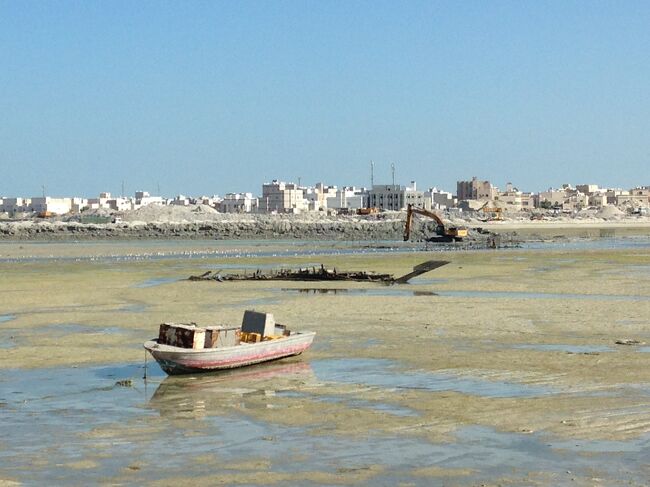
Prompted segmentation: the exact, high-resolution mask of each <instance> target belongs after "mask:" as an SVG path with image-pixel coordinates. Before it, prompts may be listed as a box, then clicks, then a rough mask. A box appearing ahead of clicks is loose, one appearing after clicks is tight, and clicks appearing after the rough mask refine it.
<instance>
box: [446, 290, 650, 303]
mask: <svg viewBox="0 0 650 487" xmlns="http://www.w3.org/2000/svg"><path fill="white" fill-rule="evenodd" d="M437 294H438V295H440V296H449V297H462V298H483V297H486V298H512V299H581V300H588V301H650V296H641V295H625V294H620V295H619V294H571V293H564V294H556V293H529V292H519V291H437Z"/></svg>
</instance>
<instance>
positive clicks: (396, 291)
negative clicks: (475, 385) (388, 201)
mask: <svg viewBox="0 0 650 487" xmlns="http://www.w3.org/2000/svg"><path fill="white" fill-rule="evenodd" d="M268 291H269V292H273V291H274V290H273V289H269V290H268ZM275 291H276V292H277V290H275ZM281 291H282V292H285V293H296V294H303V295H310V294H311V295H322V294H332V295H337V294H344V295H348V296H359V295H363V296H447V297H462V298H503V299H505V298H512V299H582V300H593V301H650V296H643V295H625V294H571V293H564V294H560V293H536V292H523V291H454V290H438V291H435V292H433V291H425V290H417V289H410V288H409V287H404V286H380V287H375V288H353V289H351V288H282V289H281ZM264 304H266V303H264Z"/></svg>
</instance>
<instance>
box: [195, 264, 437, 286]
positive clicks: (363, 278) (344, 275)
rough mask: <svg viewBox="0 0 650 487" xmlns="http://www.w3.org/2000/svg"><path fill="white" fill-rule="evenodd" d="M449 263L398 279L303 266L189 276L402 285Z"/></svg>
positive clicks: (218, 279)
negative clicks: (248, 272) (266, 270)
mask: <svg viewBox="0 0 650 487" xmlns="http://www.w3.org/2000/svg"><path fill="white" fill-rule="evenodd" d="M447 264H449V261H445V260H428V261H426V262H423V263H421V264H418V265H416V266H415V267H413V271H412V272H409V273H408V274H405V275H403V276H401V277H398V278H396V277H394V276H393V274H381V273H376V272H372V271H344V272H341V271H338V270H337V269H336V268H333V269H327V268H326V267H325V266H324V265H322V264H321V266H320V267H316V266H313V267H303V268H299V269H279V270H274V271H269V272H263V271H261V270H259V269H258V270H256V271H255V272H252V273H250V274H247V273H244V274H221V272H220V271H207V272H204V273H203V274H201V275H198V276H190V277H189V278H188V280H190V281H216V282H228V281H357V282H379V283H384V284H405V283H407V282H408V281H409V280H410V279H412V278H414V277H417V276H419V275H421V274H424V273H425V272H429V271H432V270H434V269H437V268H438V267H442V266H444V265H447Z"/></svg>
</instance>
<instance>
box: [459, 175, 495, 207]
mask: <svg viewBox="0 0 650 487" xmlns="http://www.w3.org/2000/svg"><path fill="white" fill-rule="evenodd" d="M498 193H499V190H498V188H497V187H496V186H493V185H492V183H490V181H479V180H478V179H477V178H476V176H474V177H473V178H472V180H471V181H457V182H456V197H457V198H458V200H459V201H461V200H494V199H495V197H496V196H497V195H498Z"/></svg>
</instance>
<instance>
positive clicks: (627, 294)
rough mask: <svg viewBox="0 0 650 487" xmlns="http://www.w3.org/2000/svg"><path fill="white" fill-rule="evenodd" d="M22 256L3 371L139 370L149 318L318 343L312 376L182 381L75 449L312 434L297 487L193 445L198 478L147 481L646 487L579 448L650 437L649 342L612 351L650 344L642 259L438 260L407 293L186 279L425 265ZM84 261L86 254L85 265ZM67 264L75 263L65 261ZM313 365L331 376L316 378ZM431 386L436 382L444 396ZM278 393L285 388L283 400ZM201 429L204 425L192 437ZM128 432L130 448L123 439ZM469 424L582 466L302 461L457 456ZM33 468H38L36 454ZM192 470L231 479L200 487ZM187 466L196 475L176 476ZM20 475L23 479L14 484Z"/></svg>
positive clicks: (11, 295)
mask: <svg viewBox="0 0 650 487" xmlns="http://www.w3.org/2000/svg"><path fill="white" fill-rule="evenodd" d="M211 245H212V247H210V244H207V243H202V244H201V245H199V246H196V245H194V244H191V245H189V247H188V248H187V249H185V250H186V251H187V252H190V253H189V254H187V255H186V257H187V256H189V255H191V252H194V251H197V249H199V248H200V249H201V250H210V249H212V250H214V251H215V252H221V251H222V250H223V247H220V246H219V243H218V242H214V243H213V244H211ZM20 246H21V244H19V243H5V244H3V245H2V247H0V248H2V250H3V252H4V254H5V255H13V256H14V257H13V258H12V259H10V260H8V261H5V262H3V263H1V264H0V269H1V271H2V275H3V277H4V278H3V279H2V280H0V295H2V296H4V299H3V300H2V302H1V304H0V318H1V319H2V320H3V322H2V323H1V324H0V329H1V332H2V340H3V343H4V344H5V349H4V350H2V354H0V370H33V369H37V370H40V369H43V370H47V369H48V368H56V367H64V368H70V367H74V368H84V367H93V366H97V365H100V364H116V365H118V364H125V363H138V362H141V361H142V357H143V352H142V349H141V345H140V344H141V343H142V342H143V341H144V340H146V339H148V338H150V337H151V336H154V335H156V333H157V326H158V324H159V323H160V322H163V321H187V320H192V321H196V322H197V323H200V324H211V323H236V322H238V320H240V319H241V314H242V312H243V310H244V309H247V308H251V307H253V308H256V309H263V310H267V311H270V312H273V313H274V314H275V316H276V318H277V319H278V320H279V321H281V322H283V323H285V324H287V325H288V326H290V327H291V328H295V329H310V330H314V331H316V332H317V333H318V336H317V340H316V343H315V345H314V347H313V349H312V350H310V351H309V352H308V353H307V354H306V355H305V356H304V358H303V359H302V360H300V361H299V363H306V364H309V363H313V364H314V366H313V367H314V372H311V371H310V370H309V369H307V370H302V371H298V372H296V374H297V375H291V374H290V375H288V376H285V375H282V374H280V376H279V377H275V378H272V377H271V378H268V379H265V380H261V381H257V382H256V380H255V379H246V378H243V377H242V379H237V378H236V377H235V378H233V379H232V380H229V381H227V382H225V383H223V384H222V385H219V384H216V386H212V385H211V383H210V382H209V381H208V382H206V384H205V386H204V387H203V386H199V387H195V386H192V387H190V388H188V384H187V383H186V382H182V381H181V382H177V381H175V380H174V381H169V382H165V383H164V384H163V385H164V386H165V387H164V388H163V389H162V390H160V392H157V395H155V396H154V397H153V398H151V400H150V402H149V405H150V406H149V407H153V408H155V410H156V411H158V412H159V414H160V416H151V417H149V416H147V417H145V418H143V419H141V420H138V421H137V424H131V425H130V424H129V423H126V424H117V423H109V424H102V425H97V426H96V427H94V428H92V429H91V430H90V431H85V430H84V431H85V432H84V433H83V436H82V437H81V438H80V439H79V442H80V444H86V443H88V444H94V443H96V442H98V441H100V440H102V441H103V439H104V438H111V441H117V442H121V441H128V442H131V443H134V444H140V445H141V446H142V448H143V449H144V448H145V443H147V442H148V441H151V440H150V439H151V438H156V437H157V435H164V434H165V433H164V431H166V430H167V429H169V428H171V427H172V426H173V425H175V426H173V427H174V428H180V430H179V431H181V432H184V433H182V434H194V433H192V432H193V431H195V430H196V427H197V426H198V425H201V424H202V425H203V427H206V428H209V427H208V426H207V425H206V423H205V418H211V417H214V418H220V420H221V421H223V420H224V419H225V418H226V417H230V415H240V414H245V415H246V417H247V418H252V419H253V420H254V421H255V422H256V423H259V424H266V425H274V428H276V429H277V428H279V430H280V431H283V428H289V429H292V431H293V429H295V428H305V429H306V430H305V431H308V433H306V434H305V435H304V436H303V435H302V434H298V436H296V437H295V438H294V440H293V441H294V444H295V445H296V447H297V448H298V449H299V450H304V451H305V453H303V459H304V462H305V470H304V471H302V472H300V473H298V474H294V473H290V472H288V471H282V470H277V469H276V468H275V467H274V464H273V463H269V461H268V457H265V455H264V454H263V453H258V456H256V457H255V458H253V459H249V460H248V461H242V462H241V463H239V464H237V463H232V462H230V461H227V460H226V459H225V458H224V457H223V455H220V454H218V453H213V452H212V450H210V449H209V448H203V447H200V448H198V450H199V453H200V454H201V455H202V456H201V458H202V460H201V462H205V463H199V464H196V463H190V464H185V466H184V467H179V468H177V469H176V470H166V472H167V476H166V479H167V480H166V481H160V482H159V484H160V485H171V484H173V483H174V482H176V481H178V482H181V481H183V480H188V479H189V478H190V477H191V478H192V481H194V482H196V483H197V485H212V484H214V483H215V482H217V481H218V480H219V479H221V480H223V479H226V481H227V483H237V482H244V483H252V484H258V483H261V482H266V481H267V480H269V479H271V480H272V481H273V482H275V483H286V482H289V483H291V482H294V483H295V482H298V481H299V479H302V481H304V480H305V479H308V480H311V481H313V482H316V483H319V482H320V483H338V482H339V480H336V479H337V478H338V479H341V480H340V482H342V483H361V484H364V485H365V484H372V483H375V482H379V483H381V482H382V481H383V480H382V479H384V480H385V479H387V478H391V477H390V475H391V474H390V471H394V469H397V472H399V475H398V476H403V477H409V478H414V479H419V480H416V481H415V482H416V483H417V482H420V483H421V484H422V485H425V484H429V483H431V482H433V483H436V482H440V481H441V480H444V481H445V482H446V483H449V484H450V485H476V484H477V482H478V483H479V484H480V483H481V482H487V483H488V484H490V485H493V484H497V483H499V482H505V483H511V484H512V483H514V484H517V485H520V484H522V483H525V484H526V485H549V483H551V484H562V483H564V482H569V481H571V480H573V481H574V482H577V485H593V483H594V482H595V481H594V478H598V479H601V480H599V481H598V483H601V482H602V483H603V485H607V484H608V485H611V484H612V482H617V481H619V480H620V478H626V479H628V481H629V482H630V483H631V484H632V485H641V483H640V482H639V483H635V482H636V481H635V479H637V478H639V477H638V475H637V474H639V475H642V472H639V471H638V470H635V469H639V468H642V467H641V464H639V463H635V462H632V467H631V468H632V470H630V471H628V472H627V473H626V472H625V471H624V470H617V471H616V472H611V471H608V470H607V469H603V468H601V467H602V466H601V465H600V462H599V461H598V460H597V459H598V458H601V457H598V456H596V457H594V458H595V459H596V460H595V461H593V462H592V463H590V462H591V460H589V458H590V457H589V455H590V454H589V453H588V452H589V448H590V446H589V445H599V444H601V443H599V442H622V443H620V444H621V445H623V444H627V443H626V442H630V443H629V444H630V445H632V444H636V443H634V442H637V441H640V439H642V438H645V436H644V435H646V434H647V433H648V431H650V402H649V401H648V392H647V384H648V383H650V369H649V368H648V367H647V359H648V356H649V355H648V353H647V352H646V351H645V347H646V346H645V345H643V344H641V345H633V346H626V345H617V344H616V341H617V340H620V339H628V340H636V341H638V342H639V343H646V344H648V343H650V322H648V316H650V274H648V269H650V253H649V252H647V251H633V250H629V249H622V250H590V251H577V250H574V251H572V250H555V251H523V250H510V251H499V252H494V251H492V252H487V251H484V252H481V251H477V252H470V253H468V252H460V253H449V254H446V258H448V260H451V262H452V263H451V264H450V265H448V266H445V267H442V268H440V269H438V270H436V271H435V272H434V273H432V274H431V275H429V276H425V278H423V279H422V281H421V282H419V283H414V284H411V285H407V286H393V287H383V286H379V285H371V284H362V283H343V284H332V283H325V284H324V283H316V284H313V283H312V284H307V283H282V282H273V283H271V282H233V283H221V284H218V283H212V282H189V281H184V280H182V279H183V278H185V277H187V276H189V275H191V274H197V273H200V272H201V271H204V270H206V269H217V268H223V267H224V266H227V268H228V269H233V270H237V269H242V268H250V266H253V267H255V266H263V265H268V266H286V267H291V266H300V265H305V264H308V263H314V262H322V263H324V264H325V265H326V266H334V267H337V268H339V269H349V270H362V269H371V270H375V271H378V272H390V273H394V274H398V275H399V274H402V273H404V272H406V271H408V270H409V269H410V268H411V267H412V266H413V265H415V264H417V263H419V262H421V261H422V260H424V259H426V254H425V253H422V252H420V253H404V254H399V253H398V254H354V255H326V256H318V257H315V256H313V255H298V256H291V255H280V256H277V255H276V256H273V255H271V256H263V257H259V256H258V257H245V256H243V257H242V256H237V257H233V256H224V255H221V254H218V253H215V254H213V255H208V256H207V257H202V258H185V257H178V258H172V257H170V258H166V259H161V260H155V259H152V258H144V259H141V260H138V259H115V258H113V257H111V258H106V257H110V255H109V253H104V254H103V257H102V252H103V251H100V252H99V253H98V256H99V258H98V259H97V260H88V259H86V258H85V257H88V255H87V253H91V248H92V246H85V247H84V246H81V247H76V246H69V245H63V244H61V245H44V246H42V247H43V248H44V249H47V251H48V252H49V254H47V255H45V254H43V255H41V258H38V259H35V260H34V259H29V258H26V259H21V258H20V257H18V258H16V256H18V255H19V254H20V252H21V251H22V252H24V251H25V249H20V248H19V247H20ZM109 247H110V244H108V243H105V244H95V248H96V249H108V248H109ZM78 249H85V250H83V254H84V255H79V254H78ZM159 250H160V248H159V247H156V246H155V245H153V246H152V247H151V248H149V247H147V246H146V245H143V246H135V247H129V248H127V247H124V249H123V251H120V252H118V254H120V255H122V256H129V255H130V256H133V255H137V254H138V253H140V254H147V255H152V254H155V253H156V252H158V251H159ZM75 256H77V257H84V259H83V260H79V261H76V260H75V259H74V257H75ZM309 289H311V291H308V290H309ZM305 291H306V292H305ZM334 291H336V292H334ZM323 367H325V369H323ZM327 367H330V369H327ZM332 367H334V369H333V370H334V371H335V372H332V369H331V368H332ZM321 369H322V370H326V371H327V370H329V372H327V373H326V374H325V375H320V374H321V372H320V371H321ZM53 370H54V369H53ZM336 371H338V372H336ZM328 374H329V375H328ZM332 374H334V375H332ZM336 374H338V375H336ZM443 378H444V381H443V384H448V385H443V386H440V385H438V384H440V381H442V380H443ZM287 381H288V382H287ZM198 384H200V383H198ZM432 384H436V386H435V387H434V386H433V385H432ZM224 387H225V389H224ZM241 390H252V391H254V392H253V393H251V394H249V395H244V396H242V394H241V393H240V392H234V391H241ZM282 390H289V391H293V392H292V393H291V394H279V393H277V391H282ZM220 391H221V392H220ZM255 391H257V392H255ZM269 391H274V392H273V393H271V392H269ZM373 405H375V406H377V407H375V406H373ZM382 405H384V406H382ZM380 406H381V407H380ZM183 411H184V412H183ZM391 411H397V412H398V413H399V412H400V411H402V412H403V413H399V414H398V413H393V412H391ZM197 415H198V416H197ZM224 415H225V416H224ZM197 417H199V418H203V420H202V421H203V422H202V423H195V421H196V418H197ZM136 426H137V428H136V429H135V431H137V432H138V434H137V437H135V436H133V434H132V433H131V430H132V428H134V427H136ZM469 427H471V428H475V427H479V428H485V430H480V431H493V432H497V433H498V434H504V435H505V434H507V435H516V436H515V437H519V436H522V437H523V436H530V437H531V438H538V439H539V441H540V442H542V443H546V442H565V441H566V442H570V443H571V444H582V445H585V450H584V452H583V453H581V455H585V456H583V458H582V460H580V461H581V462H584V463H585V465H587V466H588V468H587V467H585V469H582V470H578V471H576V470H575V469H574V468H571V470H572V471H573V472H572V474H571V475H570V476H569V477H566V473H565V472H564V471H562V472H558V471H554V470H553V469H552V468H547V467H539V470H537V471H534V472H532V473H531V472H530V471H528V472H525V473H524V472H521V471H519V470H517V467H513V469H507V470H504V471H499V470H495V471H492V470H484V468H486V467H481V466H480V465H481V463H480V461H479V460H478V458H479V457H475V456H473V455H472V454H469V453H468V454H467V457H466V459H465V461H464V462H456V463H454V467H453V468H445V466H444V463H441V464H437V463H435V462H433V463H431V464H429V466H427V467H424V466H422V465H419V464H418V462H416V461H415V459H414V457H413V458H411V457H409V455H411V454H410V453H408V454H407V453H404V455H405V456H406V458H405V462H406V463H405V464H404V465H402V466H399V467H398V466H393V467H391V469H393V470H386V468H385V465H383V464H382V463H381V462H379V461H376V462H373V461H370V462H369V463H368V462H366V463H364V464H363V468H361V469H358V468H356V467H354V468H352V467H350V468H349V469H348V470H340V471H338V473H337V475H338V477H337V476H336V475H333V474H331V472H330V471H329V470H328V468H327V466H326V465H319V464H318V463H317V462H316V463H314V462H315V460H314V459H313V458H312V457H311V456H310V455H309V454H308V453H306V452H307V451H309V450H310V449H312V448H314V445H315V444H317V443H318V439H319V438H323V439H325V438H326V439H327V440H326V441H327V442H329V444H336V443H337V442H342V443H341V446H340V448H341V449H342V451H347V450H345V448H346V447H345V446H343V445H346V444H347V445H352V444H358V443H359V442H361V443H363V442H365V441H369V440H368V438H374V440H372V441H374V442H381V441H383V440H382V438H399V439H400V441H402V440H404V441H405V440H408V441H411V442H416V444H420V443H419V442H423V445H427V444H429V445H431V444H436V445H437V444H442V445H444V444H449V445H452V444H453V443H454V441H456V440H455V438H456V437H457V435H458V434H459V432H461V431H464V428H469ZM267 434H268V435H273V434H275V433H273V434H272V433H267ZM286 434H288V433H286ZM295 434H297V433H295ZM481 434H486V433H485V432H484V433H481ZM495 434H496V433H495ZM515 437H513V438H515ZM138 438H140V439H138ZM145 438H146V439H149V440H144V439H145ZM271 438H273V436H271ZM486 438H487V437H486ZM479 440H480V437H479ZM268 441H270V442H271V444H272V443H273V441H280V440H279V439H278V440H272V439H271V440H268ZM391 441H392V440H391ZM477 441H478V440H477ZM486 441H487V440H486ZM138 442H142V443H138ZM315 442H316V443H315ZM363 444H365V443H363ZM377 444H381V443H377ZM193 448H194V449H195V450H196V449H197V447H196V446H195V447H193ZM350 448H352V447H350ZM356 448H360V447H356ZM418 448H419V447H418ZM594 448H595V447H594ZM630 448H632V447H631V446H630ZM468 451H469V450H468ZM579 451H581V450H579ZM5 453H7V452H6V451H5ZM349 453H350V455H352V451H350V452H349ZM52 454H55V453H54V451H53V452H52ZM296 454H297V453H296ZM34 455H36V456H40V453H39V452H35V453H34ZM591 455H592V456H593V455H595V454H594V453H592V454H591ZM9 457H11V455H9ZM28 457H29V455H28ZM371 457H372V456H370V457H369V458H371ZM296 458H300V455H298V456H297V457H296ZM409 458H411V460H409ZM21 461H22V460H21ZM129 461H130V462H131V463H130V464H131V465H136V466H137V469H136V468H133V469H126V466H125V465H124V468H125V470H124V471H122V472H114V473H113V475H112V476H111V477H110V480H111V482H116V483H146V481H147V480H150V479H151V477H147V475H151V472H152V470H151V469H152V468H154V465H152V464H151V463H150V462H149V460H147V459H146V457H145V456H144V455H143V454H139V453H134V454H133V455H132V457H131V458H130V459H129ZM188 461H189V459H188ZM277 461H279V460H277ZM337 461H339V462H343V464H344V465H345V464H346V463H345V461H343V460H341V459H339V460H337ZM432 461H433V460H432ZM34 462H35V464H36V465H38V461H37V458H36V457H34ZM104 462H105V458H104V457H103V456H102V453H101V452H100V451H96V450H94V449H93V448H90V449H88V450H87V451H86V452H85V453H84V454H83V455H82V456H81V458H77V459H76V460H75V462H71V464H70V466H69V467H67V468H69V469H72V470H73V471H74V469H75V468H82V469H83V468H84V465H92V466H95V467H97V466H99V465H102V464H103V463H104ZM409 462H410V463H409ZM204 464H205V465H210V469H214V468H217V469H218V470H219V469H221V470H222V471H224V472H225V473H222V474H220V475H216V474H210V473H209V469H208V470H206V468H204V467H203V466H202V465H204ZM409 464H411V465H412V466H411V467H408V466H407V465H409ZM418 465H419V466H418ZM34 468H35V469H36V470H35V471H38V468H42V469H45V470H47V469H48V468H55V467H53V466H47V465H45V466H42V467H34ZM57 468H58V467H57ZM157 468H159V467H157ZM576 468H577V467H576ZM190 470H194V472H195V473H193V474H192V475H189V474H188V473H187V472H189V471H190ZM148 472H149V473H148ZM174 472H175V473H174ZM489 472H492V473H489ZM499 472H500V473H499ZM335 473H336V472H335ZM632 473H634V475H633V474H632ZM620 475H623V477H619V476H620ZM626 475H627V476H626ZM387 476H388V477H387ZM15 478H17V479H18V480H20V476H18V475H15ZM23 480H24V479H23ZM105 480H106V479H105Z"/></svg>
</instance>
